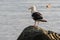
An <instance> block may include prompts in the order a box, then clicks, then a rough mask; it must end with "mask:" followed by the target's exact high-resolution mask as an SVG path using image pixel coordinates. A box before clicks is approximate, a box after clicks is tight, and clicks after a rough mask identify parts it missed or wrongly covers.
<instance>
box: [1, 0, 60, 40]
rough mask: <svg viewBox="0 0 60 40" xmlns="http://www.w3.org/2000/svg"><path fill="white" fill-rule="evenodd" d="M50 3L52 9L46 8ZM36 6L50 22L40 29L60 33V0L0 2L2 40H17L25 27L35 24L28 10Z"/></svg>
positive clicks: (43, 24)
mask: <svg viewBox="0 0 60 40" xmlns="http://www.w3.org/2000/svg"><path fill="white" fill-rule="evenodd" d="M48 3H50V4H51V5H52V8H50V9H47V8H46V5H47V4H48ZM34 4H35V5H36V6H37V10H38V11H39V12H40V13H42V14H43V16H44V18H45V19H47V20H48V22H46V23H40V24H39V27H42V28H44V29H46V30H51V31H54V32H57V33H60V0H0V40H16V39H17V37H18V36H19V35H20V33H21V32H22V30H23V29H24V28H25V27H27V26H29V25H33V24H34V21H33V20H32V18H31V13H30V11H29V10H28V8H29V7H30V6H31V5H34Z"/></svg>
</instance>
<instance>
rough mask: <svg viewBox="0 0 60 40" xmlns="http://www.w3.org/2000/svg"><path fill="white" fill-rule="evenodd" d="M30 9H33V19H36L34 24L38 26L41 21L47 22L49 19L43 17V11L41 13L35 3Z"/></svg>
mask: <svg viewBox="0 0 60 40" xmlns="http://www.w3.org/2000/svg"><path fill="white" fill-rule="evenodd" d="M29 10H30V11H31V13H32V15H31V16H32V19H33V20H34V21H35V24H34V26H37V24H39V22H47V20H44V19H43V16H42V14H41V13H39V12H38V11H37V10H36V6H35V5H33V6H31V7H30V8H29Z"/></svg>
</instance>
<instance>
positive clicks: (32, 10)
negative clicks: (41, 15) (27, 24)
mask: <svg viewBox="0 0 60 40" xmlns="http://www.w3.org/2000/svg"><path fill="white" fill-rule="evenodd" d="M28 10H30V11H31V13H34V12H37V10H36V6H35V5H33V6H31V7H30V8H29V9H28Z"/></svg>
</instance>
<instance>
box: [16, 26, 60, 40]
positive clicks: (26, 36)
mask: <svg viewBox="0 0 60 40" xmlns="http://www.w3.org/2000/svg"><path fill="white" fill-rule="evenodd" d="M17 40H60V36H59V35H58V34H57V33H55V32H52V31H47V30H44V29H42V28H38V27H35V26H29V27H27V28H25V29H24V30H23V32H22V33H21V35H19V37H18V38H17Z"/></svg>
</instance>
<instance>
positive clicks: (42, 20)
mask: <svg viewBox="0 0 60 40" xmlns="http://www.w3.org/2000/svg"><path fill="white" fill-rule="evenodd" d="M39 21H41V22H47V20H44V19H41V20H39Z"/></svg>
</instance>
